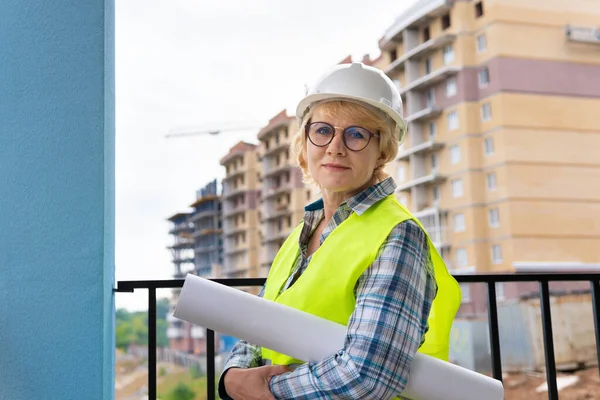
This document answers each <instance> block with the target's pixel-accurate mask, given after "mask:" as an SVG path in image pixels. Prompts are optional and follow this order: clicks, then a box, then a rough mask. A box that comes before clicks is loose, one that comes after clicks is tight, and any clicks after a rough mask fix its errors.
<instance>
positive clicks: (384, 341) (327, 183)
mask: <svg viewBox="0 0 600 400" xmlns="http://www.w3.org/2000/svg"><path fill="white" fill-rule="evenodd" d="M297 116H298V118H299V121H300V129H299V132H298V134H297V135H296V137H295V138H294V141H293V145H292V150H293V152H294V153H295V155H296V158H297V160H298V165H299V167H300V168H301V170H302V171H303V174H304V178H305V181H306V182H310V183H314V184H316V185H318V187H319V189H320V191H321V194H322V198H321V199H320V200H319V201H317V202H315V203H313V204H310V205H308V206H307V207H306V208H305V216H304V220H303V222H302V223H301V224H300V225H299V226H298V227H297V228H296V229H295V230H294V231H293V232H292V233H291V234H290V236H289V237H288V238H287V239H286V242H285V243H284V244H283V246H282V247H281V249H280V250H279V252H278V254H277V257H276V258H275V260H274V261H273V264H272V266H271V270H270V273H269V277H268V279H267V282H266V284H265V286H264V287H263V289H262V291H261V293H260V295H261V296H263V297H264V298H266V299H269V300H272V301H276V302H278V303H281V304H285V305H287V306H290V307H294V308H297V309H300V310H302V311H305V312H309V313H312V314H314V315H318V316H320V317H323V318H327V319H329V320H332V321H335V322H338V323H341V324H344V325H346V326H347V336H346V341H345V344H344V347H343V348H341V349H339V351H338V352H336V353H335V354H332V355H331V356H330V357H327V358H325V359H323V360H320V361H319V362H317V363H307V362H304V361H302V360H295V359H292V358H291V357H288V356H286V355H284V354H279V353H276V352H274V351H272V350H269V349H265V348H261V347H258V346H254V345H252V344H250V343H246V342H244V341H240V342H239V343H238V344H237V345H236V346H235V347H234V349H233V350H232V352H231V354H230V355H229V358H228V360H227V362H226V364H225V368H224V372H223V375H222V376H221V379H220V382H219V395H220V396H221V398H224V399H228V398H233V399H235V400H245V399H294V398H301V399H390V398H394V397H397V396H399V395H400V393H401V392H402V391H403V389H404V388H405V386H406V383H407V380H408V376H409V371H410V366H411V363H412V360H413V357H414V356H415V353H416V352H417V351H421V352H423V353H425V354H429V355H432V356H435V357H438V358H441V359H444V360H447V359H448V341H449V333H450V328H451V324H452V320H453V319H454V316H455V314H456V311H457V309H458V306H459V305H460V291H459V287H458V284H457V283H456V281H455V280H454V279H453V278H452V277H451V276H450V275H449V274H448V271H447V270H446V267H445V265H444V263H443V261H442V259H441V257H440V256H439V254H438V253H437V251H436V250H435V248H434V247H433V246H432V244H431V241H430V240H429V238H428V237H427V234H426V233H425V231H424V229H423V228H422V226H421V224H420V223H419V222H418V221H417V220H416V219H415V218H414V217H413V216H412V215H411V214H410V213H409V212H408V211H407V210H406V209H405V208H404V207H403V206H401V205H400V204H399V202H398V201H397V200H396V197H395V195H394V192H395V188H396V185H395V183H394V181H393V179H392V178H391V177H389V176H387V175H386V174H385V172H384V171H383V168H384V167H385V165H386V164H387V163H388V162H390V161H393V160H394V159H395V158H396V156H397V153H398V145H399V143H400V142H402V140H403V138H404V135H405V132H406V125H405V121H404V119H403V117H402V100H401V97H400V94H399V92H398V90H397V88H396V87H395V85H394V84H393V82H392V81H391V80H390V79H389V78H388V77H387V76H386V75H385V74H384V73H383V72H382V71H380V70H378V69H376V68H372V67H369V66H365V65H363V64H362V63H352V64H343V65H339V66H336V67H335V68H334V69H332V70H331V71H329V72H328V73H326V74H325V75H324V76H323V77H321V78H320V79H319V80H318V82H317V84H316V85H315V86H314V87H313V88H312V89H311V90H310V91H309V92H308V93H307V95H306V97H305V98H304V99H303V100H302V101H301V102H300V104H299V105H298V109H297ZM434 299H435V301H434ZM432 307H433V308H432Z"/></svg>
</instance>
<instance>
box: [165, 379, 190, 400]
mask: <svg viewBox="0 0 600 400" xmlns="http://www.w3.org/2000/svg"><path fill="white" fill-rule="evenodd" d="M195 397H196V393H194V391H193V390H192V389H191V388H190V387H189V386H188V385H186V384H185V383H183V382H179V384H177V386H175V388H174V389H173V390H171V391H170V392H169V393H168V394H167V397H166V400H194V398H195Z"/></svg>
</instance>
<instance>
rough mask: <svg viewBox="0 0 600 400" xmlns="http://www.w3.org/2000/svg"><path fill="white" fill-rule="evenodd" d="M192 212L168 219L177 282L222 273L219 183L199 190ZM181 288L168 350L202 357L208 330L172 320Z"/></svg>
mask: <svg viewBox="0 0 600 400" xmlns="http://www.w3.org/2000/svg"><path fill="white" fill-rule="evenodd" d="M190 207H191V208H192V211H190V212H187V213H177V214H175V215H173V216H172V217H170V218H169V219H168V220H169V221H170V222H171V230H170V231H169V233H170V234H171V236H172V237H173V244H172V245H171V246H169V249H170V250H171V253H172V262H173V265H174V274H173V277H174V278H175V279H184V278H185V276H186V274H187V273H192V274H194V275H198V276H203V277H214V276H217V275H218V274H219V270H220V268H221V266H222V264H223V238H222V233H223V232H222V214H221V213H222V203H221V194H220V193H219V190H218V183H217V181H216V180H214V181H212V182H210V183H208V184H207V185H206V186H205V187H203V188H201V189H200V190H198V192H197V193H196V200H195V201H194V202H193V203H192V204H191V205H190ZM179 293H180V289H174V290H173V291H172V297H171V303H170V311H169V314H168V315H167V322H168V324H169V326H168V328H167V337H168V339H169V347H170V348H171V349H174V350H179V351H184V352H187V353H194V354H203V353H204V351H205V348H206V343H205V329H204V328H203V327H198V326H193V325H192V324H190V323H188V322H186V321H182V320H179V319H177V318H174V317H173V311H174V309H175V305H176V304H177V300H178V298H179Z"/></svg>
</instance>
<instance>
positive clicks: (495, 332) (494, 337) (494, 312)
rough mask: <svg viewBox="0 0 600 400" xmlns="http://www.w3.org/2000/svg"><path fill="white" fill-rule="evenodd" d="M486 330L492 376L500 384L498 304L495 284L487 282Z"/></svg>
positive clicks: (500, 360) (500, 357)
mask: <svg viewBox="0 0 600 400" xmlns="http://www.w3.org/2000/svg"><path fill="white" fill-rule="evenodd" d="M487 289H488V328H489V332H490V344H491V350H492V374H493V375H494V379H498V380H499V381H500V382H502V356H501V353H500V332H499V331H500V328H499V326H498V304H497V303H496V282H495V281H493V282H488V284H487Z"/></svg>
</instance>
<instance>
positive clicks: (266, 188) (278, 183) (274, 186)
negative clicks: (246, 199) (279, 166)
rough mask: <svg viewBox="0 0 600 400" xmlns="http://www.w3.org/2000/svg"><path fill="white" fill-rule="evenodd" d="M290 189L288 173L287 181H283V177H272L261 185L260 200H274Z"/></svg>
mask: <svg viewBox="0 0 600 400" xmlns="http://www.w3.org/2000/svg"><path fill="white" fill-rule="evenodd" d="M284 176H285V175H284ZM292 189H293V185H292V181H291V178H290V174H289V173H288V175H287V180H285V179H283V176H279V177H273V178H272V179H270V180H269V181H268V182H266V183H264V184H263V193H262V199H263V200H264V201H267V200H270V199H273V198H276V197H277V196H279V195H280V194H282V193H287V192H289V191H291V190H292Z"/></svg>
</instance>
